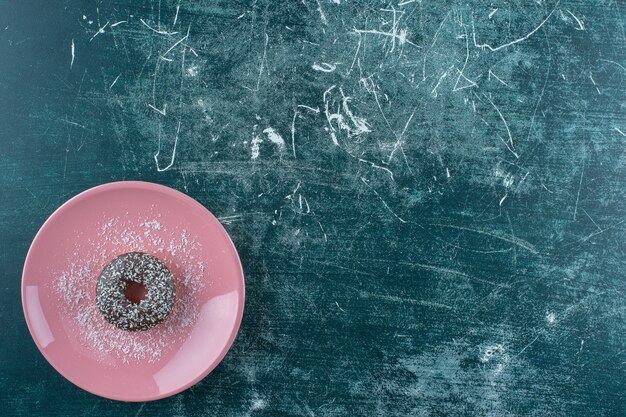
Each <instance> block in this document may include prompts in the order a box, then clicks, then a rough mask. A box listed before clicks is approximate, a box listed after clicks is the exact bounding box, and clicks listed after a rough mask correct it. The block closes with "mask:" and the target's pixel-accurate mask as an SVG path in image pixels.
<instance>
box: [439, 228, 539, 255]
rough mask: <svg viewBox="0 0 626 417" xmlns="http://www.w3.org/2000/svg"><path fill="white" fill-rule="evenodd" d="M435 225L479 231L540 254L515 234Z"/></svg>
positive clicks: (481, 233) (473, 231) (480, 233)
mask: <svg viewBox="0 0 626 417" xmlns="http://www.w3.org/2000/svg"><path fill="white" fill-rule="evenodd" d="M433 226H439V227H448V228H450V229H457V230H465V231H467V232H472V233H478V234H479V235H485V236H489V237H492V238H495V239H499V240H502V241H504V242H508V243H512V244H513V245H516V246H519V247H520V248H523V249H526V250H527V251H529V252H530V253H532V254H535V255H538V254H539V251H538V250H537V249H536V248H535V246H534V245H532V244H530V243H529V242H527V241H525V240H523V239H520V238H518V237H516V236H513V235H505V234H502V233H498V232H490V231H486V230H480V229H473V228H471V227H465V226H456V225H453V224H442V223H437V224H433Z"/></svg>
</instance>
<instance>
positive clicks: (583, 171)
mask: <svg viewBox="0 0 626 417" xmlns="http://www.w3.org/2000/svg"><path fill="white" fill-rule="evenodd" d="M584 173H585V161H583V165H582V167H581V169H580V181H579V182H578V193H576V204H575V205H574V221H576V213H577V212H578V201H579V200H580V189H581V188H582V186H583V174H584Z"/></svg>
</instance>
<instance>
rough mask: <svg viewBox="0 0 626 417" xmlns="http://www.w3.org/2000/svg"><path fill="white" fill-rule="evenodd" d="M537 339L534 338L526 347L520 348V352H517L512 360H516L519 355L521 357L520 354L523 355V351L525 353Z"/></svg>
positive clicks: (537, 337) (536, 337)
mask: <svg viewBox="0 0 626 417" xmlns="http://www.w3.org/2000/svg"><path fill="white" fill-rule="evenodd" d="M537 339H539V335H537V336H535V338H534V339H533V340H532V341H531V342H530V343H529V344H527V345H526V346H524V347H523V348H522V350H520V351H519V353H518V354H517V355H515V356H514V357H513V359H516V358H517V357H518V356H519V355H521V354H522V353H524V351H525V350H526V349H528V348H529V347H530V346H531V345H532V344H533V343H535V342H536V341H537Z"/></svg>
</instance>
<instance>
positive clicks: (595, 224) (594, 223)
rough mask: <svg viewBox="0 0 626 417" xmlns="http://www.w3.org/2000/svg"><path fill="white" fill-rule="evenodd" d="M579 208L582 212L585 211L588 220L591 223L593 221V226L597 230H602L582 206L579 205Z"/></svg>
mask: <svg viewBox="0 0 626 417" xmlns="http://www.w3.org/2000/svg"><path fill="white" fill-rule="evenodd" d="M580 209H581V210H582V211H583V213H585V215H586V216H587V217H588V218H589V220H591V223H593V225H594V226H595V227H596V228H597V229H598V230H599V231H602V228H601V227H600V226H598V223H596V222H595V221H594V220H593V219H592V218H591V216H590V215H589V213H587V210H585V209H584V208H582V207H581V208H580Z"/></svg>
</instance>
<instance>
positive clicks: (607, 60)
mask: <svg viewBox="0 0 626 417" xmlns="http://www.w3.org/2000/svg"><path fill="white" fill-rule="evenodd" d="M598 61H604V62H609V63H611V64H615V65H617V66H618V67H620V68H621V69H623V70H624V71H626V67H624V66H623V65H620V64H618V63H617V62H615V61H611V60H610V59H598Z"/></svg>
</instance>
